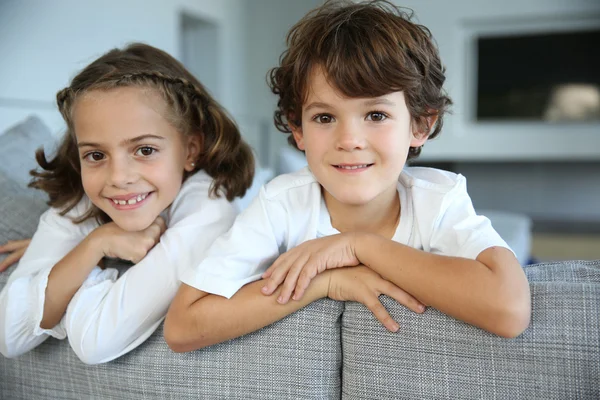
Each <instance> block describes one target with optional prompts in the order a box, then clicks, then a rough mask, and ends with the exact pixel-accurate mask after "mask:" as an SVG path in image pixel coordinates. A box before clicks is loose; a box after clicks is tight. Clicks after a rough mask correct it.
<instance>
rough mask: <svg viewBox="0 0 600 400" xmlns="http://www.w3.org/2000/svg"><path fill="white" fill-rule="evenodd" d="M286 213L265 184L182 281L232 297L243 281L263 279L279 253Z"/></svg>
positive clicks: (183, 275)
mask: <svg viewBox="0 0 600 400" xmlns="http://www.w3.org/2000/svg"><path fill="white" fill-rule="evenodd" d="M286 221H287V216H286V214H285V213H284V212H283V208H282V206H281V205H280V204H278V203H277V202H276V201H273V200H270V199H268V198H267V195H266V192H265V188H264V187H263V188H261V190H260V192H259V194H258V196H257V197H255V199H254V200H253V201H252V203H251V204H250V205H249V206H248V208H246V209H245V210H244V211H243V212H242V213H241V214H240V215H239V216H238V217H237V219H236V220H235V222H234V224H233V226H232V227H231V229H230V230H229V231H228V232H227V233H226V234H225V235H223V236H221V237H219V238H218V239H217V240H216V241H215V242H214V243H213V245H212V246H211V248H210V249H209V251H208V253H207V256H206V257H205V258H204V259H203V260H202V261H201V262H200V263H199V264H197V265H195V266H193V267H192V268H189V269H188V270H187V271H184V272H183V274H182V278H181V280H182V282H183V283H185V284H187V285H190V286H193V287H195V288H196V289H198V290H202V291H204V292H208V293H212V294H217V295H220V296H224V297H227V298H230V297H231V296H233V295H234V294H235V292H237V291H238V290H239V289H240V288H241V287H242V286H243V285H245V284H247V283H249V282H253V281H256V280H258V279H260V277H261V275H262V273H263V272H264V271H265V270H266V269H267V268H268V267H269V266H270V265H271V263H272V262H273V261H274V260H275V259H276V258H277V256H279V248H280V246H281V245H282V243H283V240H284V237H283V236H284V235H283V233H284V232H285V226H286V223H287V222H286Z"/></svg>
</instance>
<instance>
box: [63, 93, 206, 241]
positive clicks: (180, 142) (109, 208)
mask: <svg viewBox="0 0 600 400" xmlns="http://www.w3.org/2000/svg"><path fill="white" fill-rule="evenodd" d="M165 107H166V104H165V103H164V101H163V100H162V98H161V97H160V95H158V94H156V93H154V92H151V91H149V90H144V89H142V88H136V87H124V88H117V89H112V90H108V91H100V90H98V91H91V92H89V93H86V94H84V95H83V96H82V97H81V98H80V99H78V100H77V102H76V103H75V107H74V111H73V123H74V128H75V133H76V136H77V144H78V147H79V156H80V157H79V159H80V163H81V180H82V183H83V189H84V191H85V193H86V195H87V196H88V197H89V199H90V200H91V201H92V203H94V205H96V207H98V208H99V209H101V210H102V211H104V212H105V213H106V214H108V216H109V217H110V218H111V219H112V220H113V222H115V223H116V224H117V225H118V226H119V227H120V228H121V229H124V230H126V231H139V230H143V229H145V228H147V227H148V226H149V225H150V224H151V223H152V222H153V221H154V219H155V218H156V217H158V215H159V214H160V213H161V212H162V211H163V210H164V209H165V208H167V207H168V206H169V205H171V203H172V202H173V200H174V199H175V197H176V196H177V193H179V190H180V189H181V184H182V180H183V174H184V170H187V171H191V170H193V167H192V165H191V162H192V161H193V160H195V157H196V156H197V154H198V150H199V140H198V139H197V138H196V137H195V136H190V137H184V136H183V135H182V134H181V133H179V132H178V131H177V130H176V129H175V128H174V127H173V126H172V125H171V124H169V122H168V121H167V120H166V119H165V118H164V117H163V115H164V111H165V110H164V109H165Z"/></svg>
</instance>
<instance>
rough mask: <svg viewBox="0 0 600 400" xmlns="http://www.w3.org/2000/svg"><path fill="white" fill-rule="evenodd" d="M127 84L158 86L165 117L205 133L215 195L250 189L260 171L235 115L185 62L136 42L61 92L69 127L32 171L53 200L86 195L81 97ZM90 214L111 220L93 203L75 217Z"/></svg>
mask: <svg viewBox="0 0 600 400" xmlns="http://www.w3.org/2000/svg"><path fill="white" fill-rule="evenodd" d="M127 86H138V87H143V88H149V89H152V90H156V91H157V92H158V93H160V95H161V96H162V98H163V99H164V100H165V102H166V104H167V109H168V112H167V114H168V115H165V118H166V119H167V120H168V121H169V122H170V123H171V124H172V125H173V126H174V127H175V128H176V129H177V130H178V131H179V132H180V133H182V134H183V135H201V139H202V140H201V143H202V150H201V152H200V156H199V158H198V160H197V161H196V167H195V170H194V172H195V171H198V170H201V169H202V170H204V171H206V173H207V174H208V175H210V176H211V177H212V178H213V183H212V186H211V195H213V196H217V197H218V196H220V195H221V194H224V195H225V197H226V198H227V199H228V200H230V201H231V200H233V199H234V198H235V197H237V196H243V195H244V193H245V192H246V189H248V188H249V187H250V185H251V183H252V179H253V177H254V156H253V154H252V151H251V149H250V147H249V146H248V145H247V144H246V143H245V142H244V141H243V140H242V138H241V135H240V132H239V130H238V128H237V126H236V125H235V123H234V122H233V120H232V119H231V118H230V117H229V116H228V115H227V113H226V112H225V110H224V109H223V108H222V107H221V106H220V105H219V104H218V103H217V102H216V101H215V100H214V99H213V98H212V97H211V96H210V94H209V93H208V92H207V91H206V89H205V88H204V86H203V85H202V84H201V83H200V82H199V81H198V80H197V79H196V78H194V76H193V75H192V74H191V73H190V72H189V71H187V70H186V68H185V67H184V66H183V65H182V64H181V63H180V62H178V61H177V60H175V59H174V58H173V57H171V56H170V55H169V54H167V53H166V52H164V51H162V50H159V49H157V48H154V47H152V46H148V45H145V44H140V43H134V44H131V45H129V46H128V47H126V48H124V49H113V50H110V51H109V52H107V53H106V54H104V55H103V56H101V57H100V58H98V59H97V60H96V61H94V62H92V63H91V64H90V65H88V66H87V67H86V68H85V69H83V71H81V72H80V73H79V74H78V75H77V76H76V77H75V78H73V80H72V82H71V85H70V86H69V87H67V88H65V89H63V90H61V91H60V92H58V94H57V95H56V102H57V104H58V109H59V111H60V112H61V114H62V116H63V118H64V120H65V122H66V124H67V132H66V134H65V136H64V138H63V139H62V142H61V143H60V145H59V148H58V150H57V152H56V155H55V156H54V157H53V158H52V159H51V160H50V161H48V159H47V157H46V154H45V152H44V150H43V149H40V150H38V151H37V152H36V159H37V161H38V163H39V165H40V167H41V168H42V170H41V171H39V170H33V171H31V174H32V175H33V176H34V178H33V179H32V181H31V183H30V184H29V185H30V186H31V187H35V188H38V189H41V190H44V191H45V192H47V193H48V195H49V198H50V200H49V202H48V204H49V205H50V206H52V207H56V208H60V209H61V215H64V214H66V213H67V212H69V211H70V210H71V209H72V208H73V207H75V205H77V203H78V202H79V201H80V200H81V199H82V198H83V195H84V190H83V185H82V182H81V168H80V163H79V152H78V149H77V140H76V136H75V131H74V128H73V118H72V112H73V106H74V104H75V102H76V101H77V99H78V98H79V96H81V95H83V94H84V93H87V92H89V91H92V90H111V89H114V88H119V87H127ZM194 172H191V173H192V174H193V173H194ZM185 176H186V177H187V176H189V174H187V175H185ZM90 217H95V218H96V219H97V220H98V221H99V222H108V221H110V219H109V218H108V216H107V215H106V214H104V213H103V212H102V211H100V209H98V208H97V207H95V206H92V207H91V208H90V210H88V212H87V213H85V214H84V215H82V216H81V217H79V218H77V219H76V220H75V222H77V223H79V222H82V221H84V220H86V219H88V218H90Z"/></svg>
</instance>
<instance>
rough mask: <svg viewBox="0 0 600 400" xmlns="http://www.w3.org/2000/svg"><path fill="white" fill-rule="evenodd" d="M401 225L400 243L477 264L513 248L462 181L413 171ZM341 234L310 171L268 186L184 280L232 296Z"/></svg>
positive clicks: (404, 182)
mask: <svg viewBox="0 0 600 400" xmlns="http://www.w3.org/2000/svg"><path fill="white" fill-rule="evenodd" d="M398 196H399V198H400V204H401V216H400V223H399V224H398V227H397V229H396V233H395V234H394V237H393V240H394V241H396V242H399V243H402V244H406V245H408V246H410V247H413V248H416V249H421V250H424V251H428V252H432V253H435V254H442V255H447V256H458V257H465V258H470V259H475V258H477V256H478V255H479V253H481V252H482V251H483V250H485V249H487V248H489V247H492V246H501V247H506V248H508V245H507V244H506V242H505V241H504V240H502V238H501V237H500V236H499V235H498V233H496V231H494V229H493V228H492V225H491V223H490V221H489V220H488V219H487V218H485V217H483V216H478V215H476V213H475V211H474V209H473V205H472V202H471V199H470V198H469V195H468V194H467V189H466V180H465V178H464V177H463V176H462V175H456V174H453V173H451V172H446V171H441V170H437V169H432V168H420V167H412V168H411V167H407V168H405V169H404V171H403V172H402V174H401V175H400V177H399V179H398ZM336 233H339V232H338V231H337V230H336V229H335V228H333V227H332V226H331V218H330V216H329V212H328V210H327V207H326V206H325V201H324V200H323V197H322V195H321V186H320V185H319V183H318V182H317V180H316V179H315V177H314V175H313V174H312V173H311V172H310V171H309V169H308V168H304V169H302V170H300V171H298V172H296V173H293V174H286V175H281V176H279V177H277V178H275V179H274V180H273V181H271V182H270V183H268V184H267V185H265V186H264V187H263V188H262V189H261V191H260V193H259V195H258V196H257V197H256V198H255V199H254V201H253V202H252V204H250V206H249V207H248V208H247V209H246V210H244V211H243V212H242V213H241V214H240V215H239V216H238V218H237V219H236V221H235V223H234V224H233V227H232V228H231V229H230V230H229V232H228V233H227V234H225V235H223V236H221V237H220V238H218V239H217V240H216V241H215V242H214V243H213V245H212V246H211V248H210V249H209V251H208V253H207V256H206V257H205V258H204V259H203V260H202V262H200V263H199V264H197V265H192V266H191V267H190V268H188V269H187V270H186V271H184V272H183V275H182V281H183V282H184V283H186V284H188V285H190V286H193V287H195V288H197V289H199V290H202V291H205V292H209V293H213V294H218V295H221V296H224V297H227V298H230V297H231V296H233V295H234V294H235V292H237V291H238V290H239V289H240V288H241V287H242V286H243V285H245V284H247V283H249V282H253V281H255V280H258V279H260V276H261V275H262V273H263V272H264V271H265V270H266V269H267V268H268V267H269V266H270V265H271V264H272V263H273V261H274V260H275V259H276V258H277V257H278V256H279V254H281V253H283V252H285V251H287V250H289V249H291V248H293V247H295V246H297V245H299V244H301V243H303V242H305V241H307V240H311V239H315V238H318V237H322V236H328V235H333V234H336Z"/></svg>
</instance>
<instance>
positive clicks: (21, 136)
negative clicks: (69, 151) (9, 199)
mask: <svg viewBox="0 0 600 400" xmlns="http://www.w3.org/2000/svg"><path fill="white" fill-rule="evenodd" d="M55 142H56V141H55V139H54V138H53V136H52V133H51V132H50V130H49V129H48V127H47V126H46V125H44V123H43V122H42V121H41V120H40V119H39V118H38V117H34V116H32V117H29V118H27V119H26V120H25V121H23V122H21V123H19V124H17V125H15V126H13V127H11V128H9V129H8V130H7V131H5V132H3V133H2V135H0V160H2V162H1V163H0V171H2V172H4V174H5V175H6V176H8V177H9V178H11V179H12V180H13V181H15V182H16V183H17V184H19V185H20V186H21V187H26V186H27V184H28V183H29V181H30V180H31V176H30V175H29V171H30V170H32V169H34V168H36V167H37V166H38V164H37V161H36V160H35V152H36V150H37V149H39V148H40V147H44V150H46V155H48V152H50V154H51V153H52V151H53V150H54V146H55ZM32 193H37V194H38V195H40V196H42V193H43V192H39V191H37V192H32Z"/></svg>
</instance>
